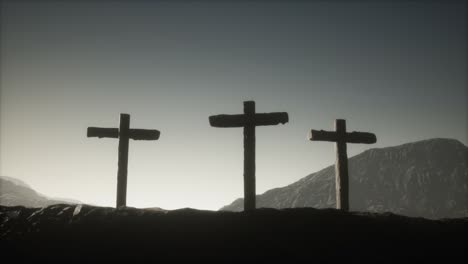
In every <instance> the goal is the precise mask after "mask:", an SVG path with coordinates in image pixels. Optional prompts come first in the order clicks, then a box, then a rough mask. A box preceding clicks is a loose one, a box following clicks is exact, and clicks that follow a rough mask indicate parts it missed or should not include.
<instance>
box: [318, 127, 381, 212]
mask: <svg viewBox="0 0 468 264" xmlns="http://www.w3.org/2000/svg"><path fill="white" fill-rule="evenodd" d="M309 140H311V141H332V142H336V163H335V174H336V208H337V209H342V210H344V211H349V177H348V155H347V153H346V143H364V144H373V143H375V142H377V138H376V136H375V134H372V133H367V132H351V133H347V132H346V120H344V119H336V120H335V131H323V130H311V131H310V136H309Z"/></svg>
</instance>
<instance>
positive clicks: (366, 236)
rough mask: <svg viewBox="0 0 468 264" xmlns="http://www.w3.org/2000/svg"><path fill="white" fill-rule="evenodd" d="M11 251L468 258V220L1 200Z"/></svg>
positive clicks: (2, 236) (117, 256) (2, 228)
mask: <svg viewBox="0 0 468 264" xmlns="http://www.w3.org/2000/svg"><path fill="white" fill-rule="evenodd" d="M0 246H1V247H0V248H1V251H2V252H1V256H2V259H4V258H8V259H11V258H12V259H14V260H16V261H28V262H30V261H36V260H41V261H42V260H49V261H50V260H52V261H59V262H62V263H64V262H69V261H71V262H74V261H80V262H81V261H100V260H102V261H137V260H145V261H148V260H162V259H165V260H167V259H170V260H178V259H190V260H197V259H212V260H216V261H224V260H239V261H243V262H244V261H248V260H254V259H258V260H259V261H260V260H261V261H262V262H263V261H265V260H279V259H282V260H288V263H289V262H290V261H294V260H299V259H302V260H307V261H308V262H316V261H319V262H321V261H334V260H337V259H347V260H358V261H360V262H380V261H383V260H387V261H403V260H408V259H415V260H418V261H421V260H434V259H435V258H442V259H443V260H445V261H450V260H456V259H457V260H458V259H465V258H466V257H467V256H468V218H460V219H443V220H427V219H424V218H409V217H403V216H398V215H394V214H388V213H387V214H371V213H357V212H351V213H345V212H341V211H338V210H335V209H313V208H294V209H282V210H276V209H258V210H257V211H255V212H253V213H242V212H213V211H199V210H194V209H180V210H173V211H164V210H151V209H146V210H142V209H135V208H121V209H114V208H105V207H94V206H87V205H65V204H62V205H53V206H49V207H46V208H25V207H20V206H17V207H5V206H2V207H0Z"/></svg>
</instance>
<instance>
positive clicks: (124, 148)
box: [87, 114, 160, 207]
mask: <svg viewBox="0 0 468 264" xmlns="http://www.w3.org/2000/svg"><path fill="white" fill-rule="evenodd" d="M159 134H160V133H159V131H158V130H150V129H130V115H129V114H120V126H119V128H101V127H88V135H87V136H88V137H98V138H103V137H105V138H118V139H119V164H118V166H119V167H118V170H117V207H120V206H126V205H127V166H128V141H129V139H130V138H131V139H134V140H157V139H158V138H159Z"/></svg>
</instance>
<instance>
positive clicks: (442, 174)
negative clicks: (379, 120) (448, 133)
mask: <svg viewBox="0 0 468 264" xmlns="http://www.w3.org/2000/svg"><path fill="white" fill-rule="evenodd" d="M348 163H349V172H350V173H349V174H350V205H351V210H355V211H370V212H385V211H389V212H393V213H398V214H403V215H407V216H422V217H427V218H450V217H466V216H468V147H466V146H465V145H464V144H463V143H461V142H460V141H458V140H456V139H448V138H432V139H426V140H421V141H416V142H409V143H404V144H401V145H398V146H391V147H386V148H372V149H368V150H366V151H364V152H362V153H360V154H358V155H355V156H353V157H350V158H349V162H348ZM373 175H375V176H373ZM334 181H335V172H334V165H330V166H328V167H326V168H324V169H322V170H319V171H317V172H315V173H311V174H309V175H307V176H306V177H303V178H301V179H299V180H298V181H296V182H294V183H292V184H289V185H287V186H284V187H279V188H273V189H270V190H268V191H266V192H264V193H263V194H261V195H257V207H268V208H276V209H281V208H297V207H314V208H333V207H335V182H334ZM444 203H446V205H444ZM220 210H222V211H224V210H226V211H241V210H243V199H242V198H239V199H236V200H235V201H234V202H233V203H231V204H229V205H227V206H224V207H222V208H221V209H220Z"/></svg>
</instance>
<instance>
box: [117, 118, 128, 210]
mask: <svg viewBox="0 0 468 264" xmlns="http://www.w3.org/2000/svg"><path fill="white" fill-rule="evenodd" d="M129 130H130V115H129V114H120V126H119V161H118V162H119V164H118V166H119V168H118V171H117V208H119V207H121V206H127V165H128V141H129Z"/></svg>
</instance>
